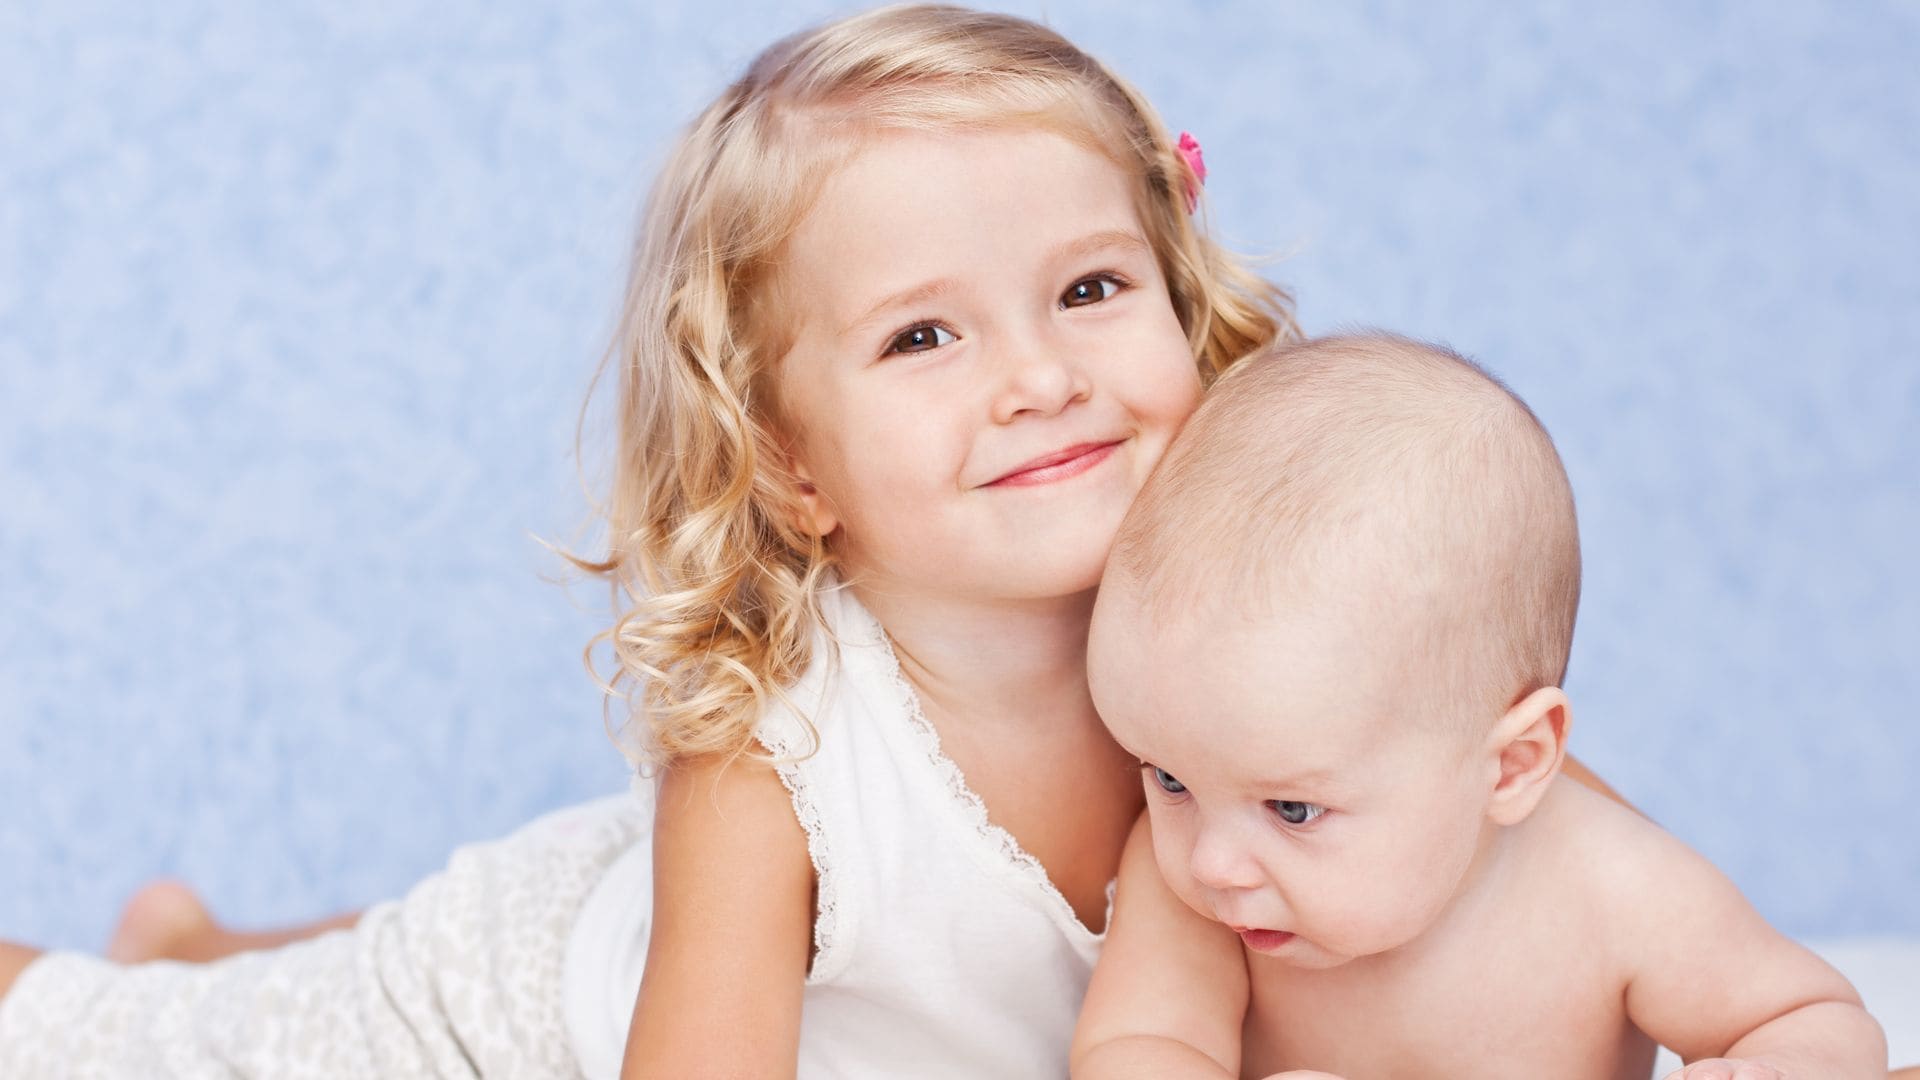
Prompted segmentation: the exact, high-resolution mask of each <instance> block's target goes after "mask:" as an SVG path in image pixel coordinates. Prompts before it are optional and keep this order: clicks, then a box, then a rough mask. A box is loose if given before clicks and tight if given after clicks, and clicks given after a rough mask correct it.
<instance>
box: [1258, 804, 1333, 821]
mask: <svg viewBox="0 0 1920 1080" xmlns="http://www.w3.org/2000/svg"><path fill="white" fill-rule="evenodd" d="M1267 807H1268V808H1269V809H1271V810H1272V811H1273V812H1274V813H1276V814H1278V815H1280V820H1281V821H1284V822H1286V823H1287V824H1289V825H1305V824H1306V823H1307V822H1309V821H1312V820H1313V819H1314V818H1317V817H1319V816H1320V815H1321V814H1324V813H1326V812H1327V808H1326V807H1324V806H1315V805H1314V804H1312V803H1310V802H1289V801H1288V800H1286V799H1268V800H1267Z"/></svg>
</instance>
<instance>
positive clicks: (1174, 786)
mask: <svg viewBox="0 0 1920 1080" xmlns="http://www.w3.org/2000/svg"><path fill="white" fill-rule="evenodd" d="M1147 768H1149V769H1152V770H1153V782H1154V783H1156V784H1159V785H1160V790H1161V791H1164V792H1166V793H1167V794H1169V795H1180V794H1183V793H1185V791H1186V790H1187V785H1185V784H1183V783H1181V782H1180V781H1178V780H1175V779H1174V778H1173V774H1172V773H1170V772H1168V771H1167V770H1165V769H1163V768H1161V767H1159V766H1158V765H1149V766H1147Z"/></svg>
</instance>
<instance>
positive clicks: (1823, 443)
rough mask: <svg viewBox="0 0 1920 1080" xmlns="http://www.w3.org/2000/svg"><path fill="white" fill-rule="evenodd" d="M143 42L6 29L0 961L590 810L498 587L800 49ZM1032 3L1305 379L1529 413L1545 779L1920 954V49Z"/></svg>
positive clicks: (1851, 16)
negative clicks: (1178, 152)
mask: <svg viewBox="0 0 1920 1080" xmlns="http://www.w3.org/2000/svg"><path fill="white" fill-rule="evenodd" d="M127 6H128V8H130V9H133V8H136V7H137V8H138V9H139V13H135V11H133V10H128V11H122V10H116V9H115V7H114V6H113V5H98V4H93V5H50V4H40V5H8V6H7V7H6V8H4V9H0V101H4V102H5V106H4V107H3V108H0V867H4V871H0V873H4V885H0V935H4V936H8V937H22V938H29V939H34V940H39V941H43V942H52V943H56V944H67V945H89V946H91V945H96V944H98V942H99V941H100V940H101V938H102V936H103V934H104V933H105V931H106V928H107V927H108V925H109V923H110V921H111V919H112V916H113V913H114V910H115V908H116V906H117V904H118V902H119V899H120V898H121V897H122V896H123V895H124V894H125V893H126V892H127V891H128V890H129V889H130V888H132V887H133V886H134V885H135V884H136V883H137V882H139V881H141V880H143V879H145V878H147V877H150V876H152V875H156V874H175V875H182V876H185V877H187V878H189V879H190V880H192V881H194V882H197V883H198V884H200V885H202V886H203V887H205V889H206V890H207V891H208V892H209V894H210V895H211V896H212V898H213V900H214V901H215V903H216V905H217V906H218V907H219V908H220V910H221V911H222V912H223V913H225V914H228V915H230V916H232V917H235V918H237V919H241V920H245V921H253V922H259V921H273V920H285V919H291V918H297V917H304V916H310V915H316V914H320V913H322V912H325V911H328V910H331V909H334V908H336V907H340V906H344V905H356V904H362V903H365V902H368V901H371V900H373V899H376V898H379V897H382V896H385V895H388V894H391V893H393V892H394V891H396V890H398V889H400V888H401V887H403V886H404V885H405V884H406V883H407V882H409V881H410V880H412V879H413V878H415V877H416V876H417V875H419V874H421V873H423V872H426V871H427V870H429V869H430V868H432V867H434V866H436V865H438V863H439V862H440V861H441V859H442V858H443V857H444V855H445V853H446V851H447V850H448V849H449V847H450V846H451V845H453V844H455V843H457V842H459V841H461V840H464V839H470V838H477V837H483V836H488V835H492V834H495V833H498V832H500V831H502V830H504V829H507V828H509V827H511V826H512V825H514V824H515V823H517V822H520V821H522V820H524V819H526V818H527V817H529V816H530V815H532V814H534V813H536V812H537V811H539V810H540V809H542V808H545V807H549V806H553V805H556V804H559V803H562V802H565V801H569V800H573V799H578V798H582V797H587V796H592V795H597V794H600V793H603V792H607V791H611V790H615V789H617V788H618V786H619V785H620V784H621V782H622V771H621V767H620V763H619V761H618V758H617V756H616V755H615V753H614V752H613V751H612V750H611V749H610V748H609V746H608V744H607V742H606V741H605V739H604V738H603V735H602V728H601V714H600V710H599V704H598V699H597V697H596V694H595V692H594V689H593V687H592V685H591V684H590V682H589V681H588V679H587V678H586V676H585V675H584V673H583V671H582V669H581V667H580V664H579V661H578V654H579V650H580V648H581V646H582V645H583V644H584V641H585V639H586V637H587V636H588V635H589V634H590V633H591V632H592V631H593V630H594V629H595V628H596V616H597V615H598V613H599V610H600V604H601V601H602V596H601V594H600V593H599V591H598V590H597V589H594V588H589V587H584V586H575V587H574V588H573V589H572V590H571V591H567V590H563V589H561V588H559V587H557V586H555V585H552V584H549V583H547V582H546V581H545V580H543V576H546V577H551V576H554V575H556V574H558V573H559V572H560V565H559V563H558V561H557V560H556V559H554V558H553V557H552V556H550V555H549V554H547V553H546V552H545V551H544V550H543V549H542V548H541V547H540V546H539V545H538V543H536V542H535V540H534V539H533V538H534V537H535V536H536V535H538V536H545V537H551V538H556V539H561V540H565V539H567V538H570V537H572V536H574V535H576V533H575V530H576V528H577V527H578V526H579V525H580V524H581V523H582V521H583V520H584V517H585V502H584V499H583V498H582V496H581V494H580V490H579V485H578V479H577V477H576V474H575V467H574V465H573V463H572V461H571V460H570V457H569V455H570V452H571V449H572V435H573V427H574V422H575V417H576V410H577V408H578V405H579V401H580V399H581V396H582V394H583V392H584V390H585V387H586V384H587V380H588V378H589V376H590V374H591V372H592V370H593V367H594V365H595V363H596V361H597V357H598V353H599V350H600V348H601V345H602V343H603V341H604V339H605V336H606V333H607V330H608V327H609V324H610V320H611V316H612V311H613V305H614V302H615V298H616V296H617V290H618V280H619V273H620V263H621V255H622V252H623V250H624V248H625V245H626V244H627V230H628V226H629V223H630V221H631V220H632V216H633V207H634V205H635V203H636V202H637V200H638V198H639V196H640V194H641V192H642V191H643V190H644V186H645V183H646V178H647V175H648V174H649V172H650V170H651V168H652V167H653V165H654V163H656V162H657V161H658V159H659V156H660V153H661V149H662V146H663V141H664V140H665V138H666V137H667V136H668V135H669V134H670V132H671V131H672V130H673V129H674V127H675V126H676V125H677V124H679V123H681V122H683V121H684V120H685V119H686V118H688V117H689V116H690V115H691V114H692V112H693V111H694V110H695V109H696V108H697V107H698V106H699V105H700V104H701V102H702V101H703V100H704V99H705V98H706V96H708V95H710V94H711V93H713V92H714V91H716V90H717V89H718V88H719V87H720V85H721V84H722V83H723V82H724V81H725V80H726V79H728V78H729V77H731V75H732V74H733V73H734V72H735V71H736V70H737V69H738V68H739V66H740V65H741V64H743V63H744V61H745V60H746V59H747V58H748V56H750V55H751V53H752V52H753V51H754V50H755V49H757V48H758V47H759V46H761V45H763V44H765V41H766V39H767V38H768V37H769V36H770V35H772V34H773V33H774V32H775V31H784V30H786V29H788V28H792V27H796V26H798V25H800V24H802V23H805V22H808V21H812V20H813V19H815V18H817V17H819V16H821V15H824V14H827V13H829V12H830V11H831V10H833V9H832V8H831V7H829V6H828V5H823V4H804V3H782V4H775V3H758V4H743V5H737V6H739V7H741V8H742V9H745V10H744V13H743V15H741V16H738V17H730V18H728V19H727V20H726V25H725V26H716V25H713V23H712V20H711V19H710V18H709V17H708V15H707V14H706V12H708V11H710V10H711V8H712V5H707V4H702V5H687V7H686V9H685V10H682V11H656V10H652V9H650V8H649V7H648V6H647V5H641V4H632V3H627V4H607V5H593V4H588V3H582V4H572V5H566V6H564V8H563V9H562V8H559V7H555V8H552V9H549V8H547V7H545V6H540V7H536V6H535V5H519V6H513V7H504V6H503V7H498V8H494V9H484V8H471V9H468V8H462V9H460V14H459V15H458V16H457V17H456V16H454V15H453V14H452V12H453V11H454V9H449V8H444V7H438V8H435V9H431V10H430V9H428V8H426V7H425V6H422V5H412V4H397V5H396V4H376V3H350V4H339V3H312V2H299V3H287V4H276V5H271V6H270V11H269V10H267V9H266V8H264V7H263V6H260V5H239V4H235V5H231V10H221V9H219V8H216V7H215V6H213V5H207V4H191V3H178V4H171V5H165V6H164V8H163V12H164V13H162V14H155V13H154V10H153V8H152V6H151V5H137V6H136V5H127ZM1019 10H1023V11H1025V12H1026V13H1028V14H1045V15H1047V16H1048V17H1050V18H1051V19H1052V21H1053V22H1054V23H1055V25H1057V26H1059V27H1061V28H1062V29H1063V30H1065V31H1066V32H1067V33H1068V34H1069V35H1070V36H1073V37H1075V38H1076V39H1077V40H1079V41H1080V42H1081V43H1082V44H1084V45H1086V46H1087V47H1089V48H1090V49H1092V50H1093V51H1095V52H1097V53H1099V54H1100V55H1102V56H1104V57H1106V58H1107V59H1108V60H1110V61H1111V62H1112V63H1113V64H1114V65H1115V66H1116V67H1117V68H1118V69H1119V70H1121V71H1122V72H1123V73H1124V74H1126V75H1127V76H1129V77H1130V78H1131V79H1132V80H1134V81H1135V82H1136V83H1137V84H1139V85H1140V86H1141V87H1142V88H1143V89H1145V90H1146V91H1147V93H1148V95H1149V96H1150V97H1152V98H1153V99H1154V100H1155V101H1156V102H1157V103H1158V105H1159V106H1160V108H1161V110H1162V111H1163V113H1164V114H1165V116H1166V117H1167V119H1168V121H1169V123H1170V124H1172V125H1173V126H1174V127H1176V128H1180V127H1185V128H1191V129H1192V130H1194V131H1195V132H1197V133H1198V134H1199V135H1200V137H1201V138H1202V139H1203V140H1204V142H1205V144H1206V147H1207V156H1208V161H1209V162H1210V163H1211V165H1212V167H1213V170H1214V179H1213V181H1212V184H1211V188H1210V195H1211V202H1212V206H1211V212H1212V214H1213V216H1214V220H1215V222H1216V223H1217V224H1218V225H1219V226H1220V227H1221V229H1222V230H1223V232H1224V233H1225V234H1226V235H1227V237H1228V238H1229V239H1230V240H1231V241H1232V242H1234V243H1235V244H1236V245H1237V246H1239V247H1241V248H1243V249H1246V250H1253V251H1260V252H1267V253H1272V254H1276V255H1280V254H1284V255H1286V256H1287V257H1286V258H1285V259H1283V260H1282V261H1279V262H1277V263H1275V264H1274V265H1273V266H1272V268H1271V272H1272V274H1273V275H1274V276H1275V277H1276V278H1278V279H1279V280H1281V281H1283V282H1286V283H1288V284H1289V285H1291V286H1292V287H1293V288H1295V290H1296V291H1297V294H1298V297H1299V301H1300V308H1301V313H1302V315H1303V317H1304V321H1305V322H1306V324H1307V326H1308V328H1309V329H1312V330H1329V329H1334V328H1337V327H1340V326H1345V325H1353V324H1369V325H1378V326H1385V327H1390V328H1394V329H1398V330H1402V331H1406V332H1408V333H1412V334H1416V335H1420V336H1425V337H1433V338H1439V339H1443V340H1446V341H1448V342H1450V343H1452V344H1453V345H1455V346H1456V347H1458V348H1460V349H1462V350H1464V351H1466V352H1469V353H1471V354H1474V355H1476V356H1478V357H1480V358H1481V359H1483V360H1484V361H1486V362H1487V363H1488V364H1489V365H1491V366H1492V367H1494V368H1495V369H1496V370H1497V371H1499V372H1501V373H1502V374H1504V375H1505V376H1507V377H1508V378H1509V380H1510V381H1511V382H1512V383H1513V384H1514V385H1515V386H1516V387H1517V388H1518V389H1519V390H1520V391H1521V393H1522V394H1524V395H1526V396H1527V397H1528V398H1529V399H1530V400H1531V401H1532V402H1533V403H1534V405H1535V406H1536V408H1537V410H1538V411H1539V412H1540V413H1541V415H1542V416H1543V418H1544V419H1545V420H1546V422H1547V424H1548V426H1549V427H1550V428H1551V429H1552V430H1553V431H1554V432H1555V433H1556V434H1557V436H1558V438H1559V441H1560V444H1561V447H1562V449H1563V452H1564V454H1565V457H1566V459H1567V462H1568V466H1569V468H1570V469H1571V471H1572V473H1573V479H1574V484H1575V487H1576V490H1577V492H1578V495H1579V499H1580V506H1581V512H1582V518H1583V526H1584V530H1585V537H1586V544H1587V557H1588V564H1587V566H1588V568H1587V591H1586V596H1587V603H1586V607H1585V610H1584V613H1583V617H1582V623H1581V628H1580V634H1579V640H1578V643H1577V645H1576V649H1575V654H1576V655H1575V661H1574V673H1573V676H1572V682H1571V687H1570V688H1571V690H1572V691H1573V693H1574V695H1575V700H1576V704H1577V706H1578V726H1577V729H1576V734H1575V748H1576V751H1577V752H1578V753H1580V754H1581V755H1582V756H1584V757H1585V758H1586V759H1587V760H1588V761H1590V762H1591V763H1592V764H1593V765H1594V766H1595V767H1596V768H1598V769H1599V771H1600V772H1601V773H1603V774H1604V775H1605V776H1606V777H1608V778H1609V779H1610V780H1612V781H1613V782H1614V783H1616V784H1617V785H1618V786H1619V787H1620V788H1621V789H1622V790H1623V791H1625V792H1626V793H1627V795H1629V796H1630V797H1631V798H1632V799H1634V800H1635V801H1636V802H1638V803H1639V804H1640V805H1642V806H1643V807H1645V808H1646V809H1647V810H1648V811H1649V812H1650V813H1652V814H1653V815H1654V816H1655V817H1657V818H1658V819H1660V820H1661V821H1662V822H1664V823H1665V824H1667V825H1668V826H1669V827H1671V828H1672V829H1673V830H1674V831H1675V832H1677V833H1679V834H1680V835H1681V836H1682V837H1684V838H1686V839H1687V840H1689V841H1691V842H1692V843H1694V844H1695V845H1697V846H1698V847H1700V848H1701V849H1702V850H1704V851H1705V852H1706V853H1707V854H1708V855H1709V856H1711V857H1712V858H1713V859H1715V860H1716V861H1717V862H1719V863H1720V864H1721V865H1722V866H1724V867H1725V868H1727V869H1728V870H1729V871H1730V872H1731V873H1732V874H1733V875H1734V877H1735V878H1736V879H1737V880H1738V881H1739V882H1740V884H1741V885H1742V886H1743V887H1744V888H1745V889H1746V890H1747V891H1748V893H1749V894H1750V895H1751V896H1753V897H1754V898H1755V900H1756V901H1757V902H1758V903H1759V904H1760V906H1761V907H1762V908H1763V909H1764V910H1765V911H1766V912H1767V914H1769V915H1770V916H1772V917H1773V918H1775V919H1776V920H1777V921H1779V922H1780V923H1782V924H1783V925H1785V926H1786V927H1788V928H1789V929H1791V930H1794V931H1797V932H1801V933H1819V934H1833V933H1845V932H1857V931H1882V932H1904V933H1920V839H1917V838H1916V834H1917V833H1920V798H1916V795H1915V794H1914V792H1915V790H1916V778H1917V774H1920V725H1916V723H1915V720H1916V709H1915V705H1914V702H1915V700H1916V697H1917V696H1920V675H1917V674H1916V656H1920V572H1917V571H1916V569H1915V566H1914V559H1913V557H1912V554H1911V553H1912V552H1913V551H1914V550H1915V549H1916V546H1917V545H1916V543H1915V541H1914V534H1915V533H1916V532H1920V479H1917V476H1920V468H1917V467H1916V464H1915V462H1916V461H1917V460H1920V424H1917V423H1916V421H1920V316H1916V315H1915V305H1916V302H1920V196H1917V195H1916V192H1920V79H1917V78H1916V76H1915V74H1914V72H1915V70H1916V68H1920V8H1915V7H1914V6H1912V5H1898V4H1872V3H1842V2H1838V0H1836V2H1832V3H1822V4H1803V5H1768V6H1766V7H1764V8H1760V7H1755V6H1752V5H1742V4H1734V3H1725V4H1686V5H1674V4H1668V3H1654V2H1637V3H1629V4H1624V5H1561V6H1555V7H1527V8H1521V7H1517V6H1514V5H1506V4H1494V3H1482V4H1460V3H1455V4H1446V5H1429V4H1422V3H1399V4H1383V3H1369V4H1307V3H1269V2H1264V0H1245V2H1233V3H1204V2H1192V3H1187V4H1182V5H1153V6H1151V7H1149V6H1146V5H1141V6H1138V7H1134V6H1130V5H1114V4H1105V5H1086V6H1081V5H1059V6H1054V7H1052V8H1051V9H1050V10H1049V9H1047V8H1044V7H1042V6H1040V5H1025V6H1023V7H1021V8H1019ZM740 27H746V28H750V29H738V28H740ZM1063 197H1064V193H1063ZM597 461H598V457H597V455H591V454H590V455H589V456H588V470H587V471H588V473H589V474H590V475H591V474H593V473H594V472H596V471H597Z"/></svg>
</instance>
